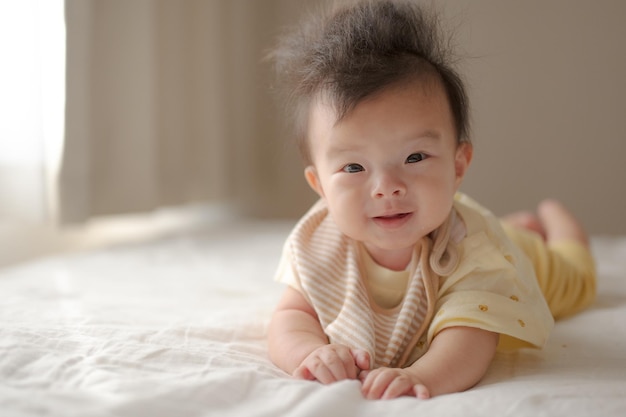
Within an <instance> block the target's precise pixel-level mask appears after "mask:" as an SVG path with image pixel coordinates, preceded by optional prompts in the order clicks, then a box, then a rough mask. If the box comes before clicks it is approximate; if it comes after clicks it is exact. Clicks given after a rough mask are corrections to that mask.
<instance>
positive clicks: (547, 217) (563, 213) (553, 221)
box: [537, 199, 589, 246]
mask: <svg viewBox="0 0 626 417" xmlns="http://www.w3.org/2000/svg"><path fill="white" fill-rule="evenodd" d="M537 214H538V216H539V220H540V221H541V223H542V225H543V228H544V229H545V232H546V240H547V241H548V242H555V241H558V240H576V241H578V242H580V243H582V244H584V245H587V246H589V238H588V236H587V233H586V232H585V229H584V228H583V226H582V225H581V224H580V222H579V221H578V220H577V219H576V217H574V215H573V214H572V213H571V212H570V211H569V210H568V209H567V208H565V206H564V205H563V204H562V203H561V202H559V201H557V200H552V199H548V200H544V201H542V202H541V203H540V204H539V206H538V207H537Z"/></svg>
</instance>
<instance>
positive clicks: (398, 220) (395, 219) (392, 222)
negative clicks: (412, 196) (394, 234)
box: [373, 212, 413, 229]
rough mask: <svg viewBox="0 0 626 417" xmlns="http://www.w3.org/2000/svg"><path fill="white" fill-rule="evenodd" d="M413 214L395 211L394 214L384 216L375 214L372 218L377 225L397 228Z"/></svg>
mask: <svg viewBox="0 0 626 417" xmlns="http://www.w3.org/2000/svg"><path fill="white" fill-rule="evenodd" d="M412 215H413V213H410V212H409V213H395V214H388V215H385V216H376V217H374V218H373V220H374V223H376V224H377V225H378V226H380V227H383V228H385V229H396V228H399V227H401V226H404V225H405V224H406V223H407V222H408V221H409V219H410V218H411V216H412Z"/></svg>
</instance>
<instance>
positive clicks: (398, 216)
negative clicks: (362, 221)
mask: <svg viewBox="0 0 626 417" xmlns="http://www.w3.org/2000/svg"><path fill="white" fill-rule="evenodd" d="M409 214H411V213H396V214H390V215H387V216H377V217H375V219H382V220H393V219H403V218H405V217H406V216H408V215H409Z"/></svg>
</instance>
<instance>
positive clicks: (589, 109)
mask: <svg viewBox="0 0 626 417" xmlns="http://www.w3.org/2000/svg"><path fill="white" fill-rule="evenodd" d="M432 3H433V4H435V5H436V6H437V7H438V8H439V9H440V10H441V12H442V13H443V15H444V17H445V18H446V25H447V26H448V27H450V28H453V29H454V30H455V31H456V39H457V44H458V47H459V52H461V53H462V55H463V56H464V60H463V62H462V71H463V72H464V74H465V76H466V79H467V81H468V87H469V92H470V98H471V104H472V122H473V128H472V136H473V141H474V143H475V148H476V149H475V157H474V161H473V165H472V167H471V169H470V172H469V174H468V177H467V179H466V182H465V184H464V186H463V190H464V191H466V192H467V193H469V194H471V195H472V196H474V197H475V198H477V199H479V200H480V201H481V202H483V203H484V204H485V205H487V206H489V207H490V208H491V209H492V210H494V211H495V212H496V213H497V214H505V213H507V212H509V211H512V210H517V209H521V208H528V209H530V208H533V207H534V206H535V205H536V203H538V202H539V201H540V200H541V199H543V198H546V197H557V198H559V199H561V200H563V201H564V202H565V203H567V204H568V205H569V206H570V207H571V208H572V210H573V211H574V212H575V213H576V214H577V215H579V217H580V218H581V219H582V220H583V222H584V223H585V224H586V226H587V227H588V228H589V230H590V231H591V232H592V233H595V234H618V233H622V234H623V233H626V220H624V219H623V216H624V214H626V163H625V162H624V155H626V133H625V130H624V128H623V123H624V119H626V104H625V103H626V42H625V40H626V24H625V23H626V2H625V1H621V0H598V1H585V0H529V1H514V0H447V1H445V2H432ZM285 175H288V174H287V173H285ZM293 175H294V176H295V177H298V176H299V175H300V174H299V173H298V172H295V173H294V174H293ZM286 197H287V199H286V200H285V201H289V200H290V199H292V198H293V194H291V195H290V194H289V193H288V194H287V195H286ZM298 209H299V207H298Z"/></svg>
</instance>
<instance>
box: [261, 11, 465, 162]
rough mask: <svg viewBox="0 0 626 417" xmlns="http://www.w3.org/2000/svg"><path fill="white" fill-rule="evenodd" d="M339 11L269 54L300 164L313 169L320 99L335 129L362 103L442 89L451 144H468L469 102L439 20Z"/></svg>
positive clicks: (425, 14) (310, 23) (415, 14)
mask: <svg viewBox="0 0 626 417" xmlns="http://www.w3.org/2000/svg"><path fill="white" fill-rule="evenodd" d="M339 4H341V5H342V6H336V7H334V8H332V9H331V10H329V11H328V12H327V13H325V14H320V15H319V16H314V17H312V18H310V19H308V20H306V21H305V22H303V24H302V25H301V26H299V28H298V30H297V31H294V32H292V33H290V34H289V35H288V36H286V37H284V38H282V39H281V41H280V42H279V44H278V46H277V48H276V49H275V50H274V51H273V53H272V54H271V57H272V58H273V60H274V62H275V66H276V71H277V76H278V88H279V91H282V92H283V93H284V95H283V96H282V97H281V99H282V102H283V103H284V104H285V106H286V110H287V112H288V113H289V114H290V116H291V117H290V121H291V122H292V123H293V128H294V133H295V136H296V138H297V141H298V146H299V148H300V151H301V154H302V157H303V159H304V162H305V163H306V164H307V165H309V164H311V163H312V160H311V153H310V146H309V145H310V144H309V142H308V141H309V138H308V129H309V122H310V120H309V118H310V111H311V107H312V106H313V105H314V103H315V102H316V100H318V99H319V98H320V97H323V98H324V100H325V102H327V103H330V104H331V105H332V107H333V109H334V112H335V117H336V119H337V121H339V120H341V119H342V118H343V117H344V116H345V115H346V114H348V113H349V112H350V111H351V110H352V109H354V107H355V106H356V105H357V104H358V103H360V102H361V101H362V100H364V99H365V98H367V97H370V96H372V95H374V94H376V93H378V92H380V91H382V90H385V89H387V88H389V87H392V86H396V85H401V84H403V83H411V82H413V81H415V80H419V81H423V82H424V83H438V84H440V85H441V87H443V90H444V93H445V95H446V98H447V101H448V105H449V107H450V112H451V114H452V117H453V123H454V128H455V131H456V139H457V142H458V143H462V142H469V115H468V113H469V111H468V99H467V95H466V92H465V87H464V85H463V82H462V80H461V78H460V77H459V75H458V74H457V72H456V71H455V70H454V69H453V66H452V61H453V59H454V57H453V54H452V51H451V50H450V41H449V39H448V38H446V36H444V35H443V33H442V31H441V30H440V26H439V20H438V16H436V14H435V13H434V12H432V11H428V10H424V9H422V8H420V7H419V6H417V5H416V4H414V3H410V2H408V1H404V2H402V1H393V0H391V1H376V0H365V1H363V0H361V1H356V2H355V1H343V2H339Z"/></svg>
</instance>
